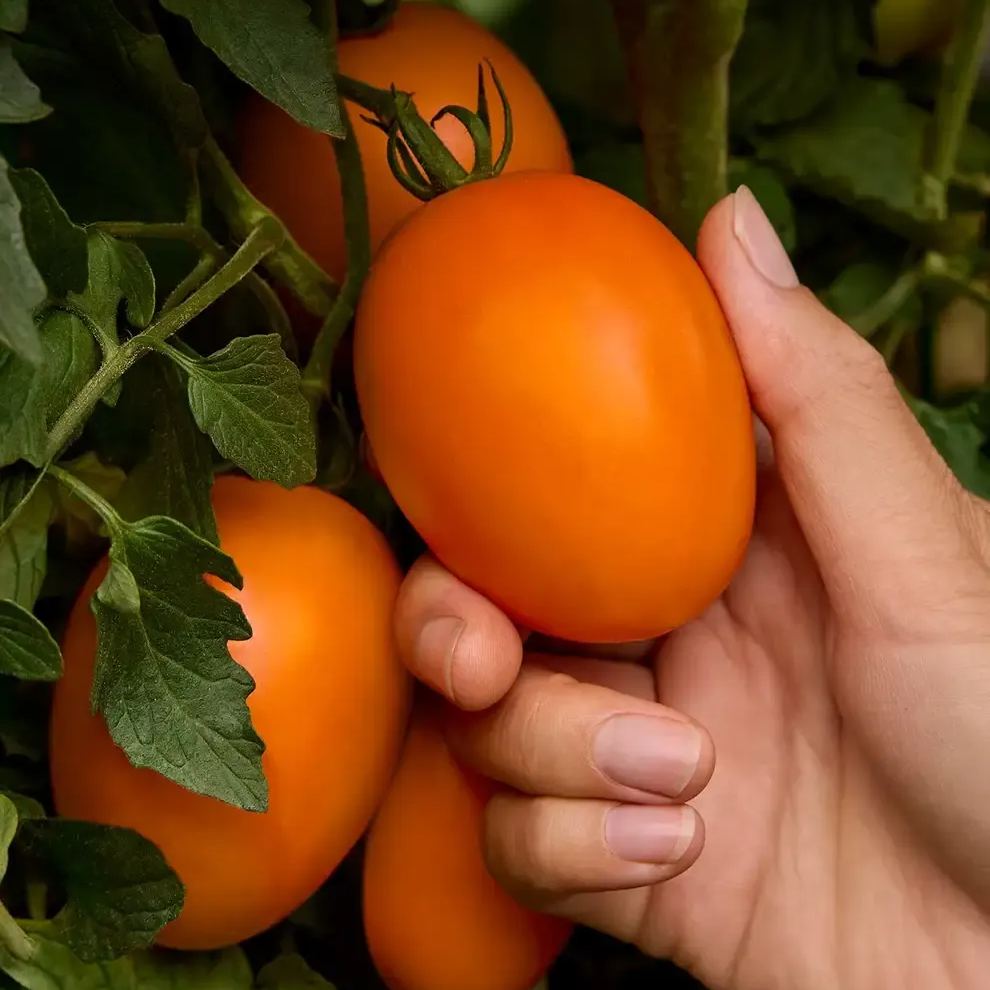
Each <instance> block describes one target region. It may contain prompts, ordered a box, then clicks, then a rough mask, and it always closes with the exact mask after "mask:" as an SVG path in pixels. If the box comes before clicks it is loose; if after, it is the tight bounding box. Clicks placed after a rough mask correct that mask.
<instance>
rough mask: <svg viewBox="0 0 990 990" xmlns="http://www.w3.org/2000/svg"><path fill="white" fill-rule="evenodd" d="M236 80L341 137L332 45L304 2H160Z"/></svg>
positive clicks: (297, 116)
mask: <svg viewBox="0 0 990 990" xmlns="http://www.w3.org/2000/svg"><path fill="white" fill-rule="evenodd" d="M162 6H163V7H165V9H166V10H170V11H171V12H172V13H173V14H180V15H181V16H183V17H185V18H187V19H188V21H189V23H190V24H192V26H193V30H194V31H195V32H196V34H197V36H198V37H199V40H200V41H202V42H203V44H204V45H206V46H207V47H208V48H211V49H212V50H213V51H214V52H216V54H217V55H219V56H220V58H221V59H222V60H223V61H224V62H225V63H226V64H227V66H228V67H229V68H230V70H231V71H232V72H233V73H234V75H236V76H238V77H239V78H241V79H243V80H244V82H246V83H247V84H248V85H249V86H253V87H254V88H255V89H256V90H258V92H259V93H261V94H262V96H264V97H266V98H267V99H269V100H271V101H272V103H277V104H278V105H279V106H280V107H282V109H283V110H285V111H287V112H288V113H289V114H291V115H292V116H293V117H295V119H296V120H298V121H299V122H300V123H302V124H305V125H306V126H307V127H311V128H312V129H313V130H316V131H322V132H323V133H324V134H331V135H333V136H334V137H343V136H344V129H343V126H342V124H341V119H340V107H339V104H338V102H337V87H336V84H335V82H334V78H333V75H332V73H331V72H330V62H329V58H328V54H329V53H328V47H329V45H330V44H331V42H330V39H329V38H327V36H326V35H325V34H323V33H322V32H320V31H319V30H317V28H316V26H315V25H314V24H313V23H312V21H311V20H310V19H309V13H310V12H309V6H308V5H307V4H306V3H304V2H303V0H211V2H210V3H209V4H204V3H201V2H200V0H162Z"/></svg>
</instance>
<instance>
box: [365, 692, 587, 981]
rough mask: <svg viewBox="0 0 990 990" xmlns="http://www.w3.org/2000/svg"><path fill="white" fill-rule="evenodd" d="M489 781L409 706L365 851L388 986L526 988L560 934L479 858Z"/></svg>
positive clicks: (368, 924) (420, 710) (374, 938)
mask: <svg viewBox="0 0 990 990" xmlns="http://www.w3.org/2000/svg"><path fill="white" fill-rule="evenodd" d="M494 786H495V785H493V784H491V783H490V782H489V781H487V780H485V779H484V778H482V777H479V776H477V775H476V774H473V773H470V772H469V771H466V770H464V769H463V768H461V767H459V766H458V765H457V764H456V763H455V762H454V759H453V757H452V756H451V755H450V751H449V750H448V748H447V744H446V742H445V741H444V738H443V733H442V729H441V726H440V721H439V717H438V709H437V708H436V707H435V706H434V705H432V704H427V705H423V704H421V705H418V706H417V709H416V711H415V714H414V716H413V719H412V724H411V727H410V731H409V737H408V739H407V741H406V746H405V749H404V750H403V753H402V758H401V760H400V761H399V768H398V770H397V771H396V774H395V778H394V780H393V781H392V784H391V786H390V787H389V790H388V794H387V795H386V797H385V800H384V802H383V803H382V806H381V808H380V809H379V812H378V814H377V816H376V817H375V821H374V823H373V824H372V827H371V831H370V833H369V835H368V845H367V849H366V851H365V863H364V925H365V934H366V936H367V939H368V946H369V948H370V950H371V955H372V958H373V959H374V961H375V966H376V967H377V968H378V971H379V973H381V975H382V977H383V979H384V980H385V982H386V983H387V984H388V985H389V987H391V988H392V990H532V987H533V986H534V985H535V984H536V983H537V981H538V980H539V979H540V977H541V976H542V975H543V973H544V972H546V970H547V969H548V968H549V967H550V964H551V963H552V962H553V960H554V959H555V958H556V957H557V955H558V953H559V952H560V950H561V949H562V948H563V946H564V943H565V942H566V941H567V938H568V936H569V935H570V932H571V927H572V926H571V925H570V924H569V923H567V922H565V921H562V920H560V919H558V918H552V917H550V916H549V915H544V914H538V913H537V912H535V911H530V910H528V909H526V908H524V907H522V906H521V905H519V904H517V903H516V902H515V901H514V900H513V899H512V898H511V897H510V896H509V895H508V894H507V893H506V892H505V891H504V890H503V889H502V888H501V887H500V886H499V885H498V884H497V883H496V881H495V880H494V879H493V878H492V876H491V875H490V874H489V872H488V870H487V868H486V866H485V862H484V857H483V854H482V849H481V830H482V821H483V815H484V808H485V804H486V802H487V800H488V798H489V797H490V796H491V794H492V793H493V791H494Z"/></svg>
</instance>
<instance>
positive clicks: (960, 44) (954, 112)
mask: <svg viewBox="0 0 990 990" xmlns="http://www.w3.org/2000/svg"><path fill="white" fill-rule="evenodd" d="M988 35H990V0H965V3H964V6H963V10H962V15H961V16H960V17H959V20H958V22H957V24H956V28H955V32H954V34H953V36H952V43H951V44H950V46H949V50H948V51H947V52H946V55H945V62H944V65H943V68H942V80H941V83H940V85H939V91H938V96H937V97H936V100H935V120H934V123H933V128H932V134H931V142H930V145H929V166H928V171H927V173H926V174H925V176H924V178H923V180H922V181H923V188H922V196H923V200H924V205H925V207H926V209H928V211H929V212H930V213H931V214H932V216H934V217H935V218H936V219H939V220H941V219H944V218H945V217H946V216H947V214H948V207H947V205H946V190H947V188H948V185H949V182H950V181H951V180H952V177H953V172H954V171H955V167H956V159H957V158H958V155H959V144H960V142H961V141H962V136H963V133H964V132H965V129H966V121H967V120H968V118H969V107H970V104H971V103H972V101H973V91H974V90H975V88H976V82H977V79H978V78H979V73H980V61H981V59H982V56H983V51H984V49H985V46H986V42H987V37H988Z"/></svg>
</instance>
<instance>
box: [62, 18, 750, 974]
mask: <svg viewBox="0 0 990 990" xmlns="http://www.w3.org/2000/svg"><path fill="white" fill-rule="evenodd" d="M339 59H340V68H341V71H342V72H344V73H345V74H347V75H350V76H353V77H355V78H358V79H361V80H363V81H366V82H369V83H371V84H373V85H376V86H380V87H387V86H388V85H389V84H391V83H392V82H395V83H396V84H397V85H399V86H401V87H402V88H404V89H407V90H410V91H412V92H413V93H414V95H415V98H416V102H417V106H418V107H419V109H420V111H421V112H422V113H424V115H430V114H431V113H433V112H434V111H435V110H437V109H439V108H440V107H441V106H444V105H446V104H451V103H460V104H470V103H471V102H472V100H473V98H474V95H475V93H474V90H475V85H476V70H477V65H478V64H479V62H481V61H482V60H484V59H489V60H491V62H492V63H493V64H494V66H495V68H496V70H497V72H498V74H499V76H500V78H501V80H502V82H503V84H504V86H505V90H506V92H507V94H508V99H509V102H510V104H511V106H512V111H513V117H514V123H515V140H514V144H513V151H512V154H511V157H510V160H509V167H508V170H507V173H508V174H505V175H503V176H500V177H498V178H494V179H489V180H485V181H481V182H477V183H473V184H470V185H468V186H465V187H463V188H461V189H457V190H455V191H453V192H450V193H447V194H445V195H442V196H440V197H439V198H438V199H436V200H434V201H432V202H430V203H428V204H426V205H420V204H419V203H418V202H417V201H416V200H415V199H413V197H412V196H411V195H410V194H409V193H407V192H406V191H405V190H403V189H402V188H400V186H399V184H398V183H397V182H396V180H395V179H394V177H393V176H392V174H391V172H390V171H389V169H388V166H387V163H386V154H385V138H384V136H383V135H382V134H381V133H380V132H379V131H378V130H376V129H375V128H373V127H370V126H365V125H363V124H361V123H360V122H359V123H358V125H357V126H358V131H357V133H358V140H359V144H360V150H361V154H362V159H363V166H364V170H365V175H366V179H367V185H368V193H369V210H370V221H371V231H372V238H373V247H374V249H375V260H374V264H373V266H372V271H371V274H370V276H369V279H368V281H367V283H366V286H365V289H364V292H363V296H362V299H361V303H360V307H359V311H358V315H357V320H356V327H355V348H354V350H355V362H356V365H355V373H356V381H357V386H358V395H359V399H360V403H361V410H362V414H363V417H364V421H365V426H366V430H367V434H368V437H369V438H370V441H371V444H372V447H373V450H374V454H375V459H376V461H377V464H378V466H379V468H380V470H381V473H382V476H383V478H384V480H385V482H386V483H387V485H388V487H389V489H390V490H391V492H392V495H393V496H394V498H395V499H396V501H397V503H398V504H399V506H400V507H401V508H402V510H403V511H404V513H405V514H406V515H407V517H408V518H409V519H410V521H411V522H412V523H413V524H414V525H415V526H416V528H417V529H418V530H419V532H420V533H421V535H422V536H423V538H424V540H425V541H426V543H427V544H428V545H429V546H430V548H431V550H432V551H433V553H434V554H436V556H437V557H438V558H439V559H440V560H441V561H443V562H444V563H445V564H446V565H447V566H448V567H449V568H450V569H451V570H453V571H454V572H455V573H457V574H458V575H460V576H461V577H462V578H463V579H464V580H465V581H467V582H468V583H469V584H471V585H472V586H474V587H476V588H478V589H479V590H480V591H482V592H483V593H484V594H486V595H487V596H488V597H490V598H491V599H492V600H494V601H495V602H497V603H498V604H499V605H500V606H502V607H503V608H504V609H505V610H506V612H507V613H508V614H509V615H510V616H512V617H513V619H514V620H516V621H517V622H518V623H519V624H520V626H524V627H527V628H530V629H535V630H539V631H541V632H544V633H548V634H550V635H554V636H558V637H563V638H567V639H573V640H582V641H589V642H600V641H620V640H631V639H639V638H644V637H647V636H654V635H657V634H659V633H661V632H663V631H665V630H667V629H670V628H672V627H674V626H676V625H678V624H680V623H681V622H683V621H685V620H686V619H688V618H690V617H692V616H693V615H695V614H697V613H698V612H699V611H700V610H701V609H702V608H704V606H705V605H706V604H707V603H708V602H709V601H711V600H712V599H713V598H714V597H715V596H716V595H717V594H718V593H719V592H720V591H721V590H722V588H723V587H724V586H725V584H726V583H727V581H728V579H729V577H730V575H731V573H732V571H733V569H734V568H735V566H736V564H737V563H738V561H739V559H740V557H741V555H742V552H743V550H744V547H745V543H746V540H747V538H748V534H749V529H750V524H751V517H752V511H753V485H754V456H753V441H752V429H751V419H750V413H749V406H748V402H747V396H746V390H745V386H744V383H743V379H742V376H741V373H740V370H739V366H738V363H737V358H736V354H735V351H734V349H733V345H732V343H731V339H730V337H729V334H728V332H727V330H726V327H725V324H724V321H723V318H722V314H721V312H720V310H719V307H718V304H717V302H716V300H715V298H714V296H713V294H712V292H711V289H710V288H709V286H708V284H707V282H706V281H705V278H704V276H703V275H702V273H701V272H700V270H699V269H698V267H697V266H696V264H695V263H694V261H693V260H692V258H691V257H690V255H689V254H688V252H687V251H686V250H684V249H683V248H682V247H681V245H680V244H679V243H678V242H677V241H676V240H675V238H674V237H673V236H672V235H671V234H670V233H669V232H668V231H667V230H666V229H665V228H664V227H663V226H662V225H661V224H660V223H658V222H657V221H656V220H655V219H654V218H653V217H651V216H650V215H649V214H648V213H646V212H645V211H643V210H641V209H640V208H639V207H638V206H636V205H635V204H633V203H632V202H630V201H628V200H626V199H624V198H623V197H621V196H620V195H618V194H617V193H615V192H612V191H610V190H608V189H606V188H604V187H602V186H598V185H596V184H594V183H591V182H589V181H586V180H584V179H580V178H578V177H576V176H574V175H573V174H571V161H570V156H569V153H568V148H567V144H566V141H565V138H564V135H563V132H562V130H561V127H560V124H559V122H558V121H557V119H556V117H555V115H554V112H553V110H552V109H551V107H550V104H549V103H548V101H547V99H546V97H545V96H544V94H543V93H542V92H541V90H540V89H539V87H538V85H537V83H536V82H535V80H534V79H533V78H532V77H531V76H530V74H529V73H528V71H527V70H526V69H525V67H524V66H523V65H521V64H520V63H519V61H518V60H517V59H516V58H515V57H514V56H513V55H512V53H510V52H509V51H508V50H507V49H506V48H505V47H504V46H503V45H502V44H501V43H499V42H498V41H497V40H496V39H495V38H494V37H492V36H491V35H490V34H489V33H488V32H487V31H485V30H484V29H482V28H481V27H479V26H478V25H476V24H474V23H473V22H472V21H470V20H469V19H467V18H466V17H464V16H463V15H460V14H458V13H455V12H453V11H450V10H447V9H444V8H440V7H434V6H431V5H428V4H406V5H403V6H402V7H401V8H400V10H399V12H398V14H397V16H396V17H395V18H394V19H393V20H392V21H391V22H390V24H389V26H388V27H387V28H386V29H385V30H384V31H383V32H382V33H380V34H378V35H376V36H373V37H368V38H359V39H353V40H347V41H345V42H343V43H342V44H341V45H340V49H339ZM437 127H438V130H439V131H440V134H441V136H442V137H443V139H444V140H445V141H446V142H447V143H448V145H449V147H450V148H451V150H452V151H454V153H455V154H456V155H458V156H459V157H460V158H461V159H469V158H470V155H471V146H470V144H469V142H468V138H467V135H466V134H465V133H464V132H463V130H462V129H461V127H460V125H459V124H458V123H457V122H456V121H455V120H454V119H453V118H444V119H443V120H441V121H439V122H438V124H437ZM495 130H496V133H495V135H494V137H495V142H496V146H497V144H498V143H499V141H500V138H501V135H500V134H499V133H498V126H497V125H496V127H495ZM241 134H242V148H241V160H240V163H239V167H240V169H241V173H242V175H243V177H244V178H245V181H246V182H247V183H248V184H249V186H250V187H251V188H252V189H253V190H254V191H255V193H256V194H257V195H258V196H259V198H261V199H262V200H263V201H264V202H265V203H266V204H267V205H269V206H270V207H271V208H272V209H273V210H274V211H275V212H276V213H277V214H278V215H279V216H280V217H281V218H282V219H283V220H284V221H285V223H286V224H287V226H288V227H289V229H290V230H291V231H292V232H293V234H294V235H295V236H296V238H297V239H298V240H299V242H300V243H301V244H302V245H303V247H304V248H306V249H307V250H308V251H309V252H310V253H311V254H312V256H313V257H314V258H315V259H316V260H317V261H318V262H319V263H320V264H321V265H323V266H324V267H325V268H326V269H327V270H328V271H329V272H330V273H331V274H333V275H335V276H338V277H339V276H341V275H343V269H344V266H345V259H346V251H345V244H344V233H343V225H342V222H341V219H340V215H341V210H340V203H339V196H340V183H339V179H338V177H337V173H336V169H335V165H334V160H333V156H332V151H331V148H330V145H329V143H328V142H327V140H326V138H325V137H323V136H320V135H318V134H315V133H313V132H310V131H307V130H306V129H305V128H303V127H302V126H300V125H298V124H296V123H295V122H294V121H292V120H291V119H290V118H289V117H288V116H286V115H285V114H284V113H283V112H282V111H281V110H279V109H277V108H276V107H273V106H271V105H269V104H266V103H264V102H262V101H261V100H260V99H257V100H255V101H253V102H252V103H251V104H250V105H249V106H248V107H247V109H246V111H245V117H244V121H243V127H242V132H241ZM464 163H465V164H466V165H468V166H469V165H470V164H471V162H470V160H466V161H465V162H464ZM213 497H214V507H215V510H216V517H217V524H218V529H219V535H220V540H221V545H222V547H223V549H224V550H225V551H226V552H227V553H229V554H230V555H231V556H232V557H233V558H234V560H235V561H236V563H237V565H238V567H239V568H240V570H241V572H242V574H243V576H244V590H243V591H242V592H237V591H235V590H234V589H230V588H225V589H224V590H226V591H227V592H228V593H229V594H231V595H232V596H233V597H234V598H236V599H237V600H238V601H239V602H240V603H241V605H242V606H243V608H244V611H245V613H246V615H247V617H248V619H249V620H250V623H251V626H252V628H253V630H254V635H253V638H252V639H250V640H249V641H247V642H243V643H232V644H231V652H232V654H233V656H234V658H235V659H236V660H237V661H238V662H239V663H241V664H242V665H243V666H244V667H245V668H246V669H247V671H248V672H249V673H250V674H251V675H252V677H253V678H254V679H255V681H256V684H257V687H256V689H255V691H254V692H253V694H252V695H251V696H250V698H249V705H250V708H251V713H252V717H253V720H254V724H255V726H256V728H257V730H258V732H259V734H260V735H261V736H262V738H263V739H264V740H265V743H266V750H265V754H264V758H263V762H264V769H265V772H266V775H267V778H268V781H269V786H270V807H269V810H268V811H267V812H266V813H264V814H251V813H248V812H245V811H241V810H238V809H235V808H232V807H229V806H227V805H224V804H221V803H220V802H218V801H215V800H213V799H210V798H207V797H202V796H199V795H195V794H192V793H190V792H188V791H185V790H183V789H182V788H180V787H178V786H177V785H175V784H173V783H171V782H169V781H167V780H165V779H164V778H162V777H160V776H158V775H157V774H155V773H153V772H152V771H150V770H143V769H136V768H135V767H133V766H132V765H131V764H130V763H129V762H128V761H127V759H126V757H125V756H124V754H123V753H122V752H121V751H119V750H118V749H117V748H116V747H115V746H114V744H113V743H112V741H111V739H110V736H109V734H108V732H107V729H106V727H105V725H104V724H103V722H102V721H101V719H100V718H98V717H96V716H94V715H93V714H91V712H90V708H89V690H90V684H91V681H92V674H93V663H94V655H95V649H96V629H95V623H94V619H93V617H92V614H91V612H90V610H89V599H90V596H91V594H92V592H93V590H94V589H95V586H96V584H97V583H98V581H99V577H100V576H101V575H100V574H97V575H94V577H93V579H91V581H90V583H89V585H88V586H87V587H86V589H85V590H84V592H83V594H82V596H81V597H80V600H79V602H78V603H77V605H76V607H75V610H74V612H73V613H72V616H71V619H70V621H69V624H68V628H67V631H66V634H65V642H64V655H65V661H66V672H65V676H64V678H63V680H62V681H61V682H60V684H59V685H58V687H57V689H56V695H55V707H54V715H53V723H52V724H53V729H52V747H51V752H52V774H53V784H54V793H55V799H56V804H57V806H58V810H59V811H60V813H62V814H64V815H67V816H71V817H80V818H87V819H93V820H98V821H104V822H110V823H114V824H118V825H125V826H130V827H132V828H134V829H137V830H138V831H140V832H141V833H143V834H144V835H146V836H147V837H149V838H150V839H152V840H153V841H155V842H156V843H157V844H158V845H159V847H160V848H161V849H162V850H163V852H164V854H165V856H166V858H167V859H168V861H169V862H170V863H171V865H172V866H173V867H174V869H175V870H176V872H177V873H178V874H179V876H180V877H181V879H182V880H183V882H184V883H185V886H186V901H185V907H184V909H183V912H182V914H181V916H180V917H179V918H178V919H177V920H176V921H175V922H173V923H172V924H171V925H169V926H168V927H167V928H165V929H164V930H163V932H162V933H161V936H160V939H159V940H160V942H161V943H162V944H163V945H166V946H172V947H176V948H213V947H217V946H222V945H226V944H230V943H233V942H237V941H240V940H242V939H244V938H247V937H250V936H252V935H254V934H256V933H257V932H259V931H261V930H263V929H265V928H266V927H268V926H270V925H272V924H274V923H275V922H277V921H278V920H280V919H282V918H284V917H286V916H287V915H288V914H289V913H290V912H292V911H293V910H294V909H295V908H296V907H298V906H299V905H300V904H301V903H302V902H303V901H304V900H305V899H306V898H307V897H309V896H310V895H311V894H312V893H313V892H314V891H315V890H316V888H317V887H319V886H320V884H321V883H323V881H324V880H325V879H326V878H327V876H328V875H329V874H330V873H331V872H332V870H333V869H334V868H335V867H336V866H337V864H338V863H339V862H340V860H341V859H342V858H343V857H344V855H345V854H346V853H347V852H348V850H349V849H350V848H351V847H352V846H353V845H354V843H355V842H356V841H357V840H358V839H359V837H360V836H361V835H362V834H363V833H364V832H365V830H366V829H367V828H368V825H369V823H371V830H370V836H369V842H368V846H367V854H366V858H365V860H366V861H365V889H364V913H365V922H366V930H367V935H368V940H369V944H370V947H371V950H372V954H373V956H374V958H375V960H376V963H377V964H378V966H379V968H380V970H381V972H382V974H383V976H384V977H385V979H386V980H387V981H388V982H389V984H390V985H391V986H393V987H395V988H401V990H468V988H470V990H528V988H529V987H530V986H532V984H533V983H535V982H536V980H537V979H538V978H539V976H540V973H541V972H542V971H543V970H544V969H545V968H546V967H547V966H548V965H549V963H550V962H551V961H552V958H553V956H554V955H555V953H556V952H557V951H559V948H560V946H561V945H562V943H563V941H564V939H565V938H566V935H567V928H566V926H565V925H563V924H562V923H559V922H556V921H554V920H552V919H548V918H541V917H539V916H537V915H534V914H532V913H530V912H527V911H525V910H524V909H522V908H521V907H519V906H517V905H516V904H515V903H514V902H513V901H512V900H511V899H510V898H509V897H508V895H507V894H505V893H504V892H502V891H501V890H500V889H499V888H498V887H497V886H496V884H495V882H494V881H493V880H492V879H491V878H490V877H489V876H488V874H487V872H486V870H485V867H484V863H483V858H482V852H481V841H480V826H481V818H482V813H483V807H484V803H485V800H486V797H487V795H488V794H489V793H490V789H491V787H492V786H494V785H491V784H489V783H488V782H485V781H481V780H479V779H476V778H474V777H471V776H469V775H468V774H466V773H465V772H464V771H462V770H461V769H460V768H459V767H457V766H456V765H455V764H454V763H453V761H452V759H451V757H450V755H449V754H448V752H447V750H446V747H445V744H444V741H443V734H442V727H441V725H440V720H439V717H438V716H437V715H436V714H435V713H434V712H432V711H428V710H427V709H426V708H423V709H421V710H417V711H415V712H414V713H413V720H412V726H411V728H410V729H409V731H408V733H407V731H406V728H407V715H408V708H409V697H410V691H409V685H408V682H407V677H406V675H405V674H404V672H403V669H402V665H401V663H400V660H399V658H398V657H397V655H396V651H395V648H394V645H393V637H392V632H391V621H392V614H391V613H392V608H393V604H394V600H395V596H396V593H397V590H398V586H399V581H400V574H399V571H398V568H397V566H396V564H395V562H394V560H393V558H392V556H391V553H390V551H389V548H388V547H387V545H386V543H385V541H384V539H383V538H382V537H381V535H380V534H379V533H378V532H377V531H376V530H375V529H374V527H373V526H372V525H371V524H370V523H369V522H368V521H367V520H366V519H365V518H364V517H363V516H361V515H360V514H359V513H358V512H356V511H355V510H354V509H353V508H351V507H350V506H348V505H347V504H346V503H345V502H343V501H341V500H340V499H338V498H336V497H334V496H332V495H330V494H327V493H326V492H322V491H319V490H317V489H315V488H311V487H304V488H300V489H296V490H293V491H285V490H283V489H280V488H278V487H277V486H274V485H271V484H267V483H260V482H254V481H250V480H247V479H243V478H237V477H231V476H227V477H222V478H220V479H219V480H218V481H217V482H216V484H215V487H214V496H213ZM403 747H404V748H403ZM396 766H397V769H396ZM376 812H377V814H376ZM373 816H374V819H373ZM372 819H373V821H372Z"/></svg>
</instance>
